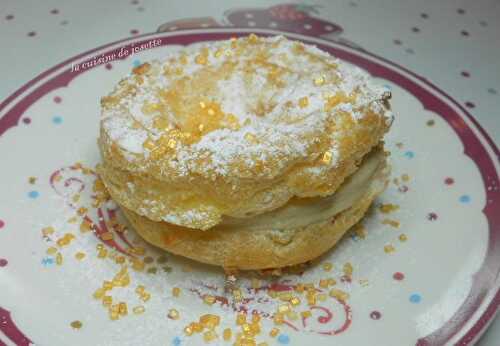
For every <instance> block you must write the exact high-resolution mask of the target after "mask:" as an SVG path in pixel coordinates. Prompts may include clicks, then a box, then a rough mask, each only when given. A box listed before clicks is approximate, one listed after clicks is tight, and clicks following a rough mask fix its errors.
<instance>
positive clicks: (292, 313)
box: [286, 310, 299, 321]
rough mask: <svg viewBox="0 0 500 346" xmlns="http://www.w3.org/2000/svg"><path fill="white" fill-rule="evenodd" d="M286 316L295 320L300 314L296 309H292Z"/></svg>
mask: <svg viewBox="0 0 500 346" xmlns="http://www.w3.org/2000/svg"><path fill="white" fill-rule="evenodd" d="M286 317H287V318H288V319H289V320H292V321H295V320H296V319H297V318H299V316H298V314H297V313H296V312H295V311H291V310H290V311H288V312H287V313H286Z"/></svg>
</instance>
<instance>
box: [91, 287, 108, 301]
mask: <svg viewBox="0 0 500 346" xmlns="http://www.w3.org/2000/svg"><path fill="white" fill-rule="evenodd" d="M104 294H106V291H105V290H104V289H103V288H98V289H97V290H96V291H95V292H94V294H93V296H94V298H95V299H101V298H102V297H103V296H104Z"/></svg>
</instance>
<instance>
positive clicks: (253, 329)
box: [250, 322, 260, 335]
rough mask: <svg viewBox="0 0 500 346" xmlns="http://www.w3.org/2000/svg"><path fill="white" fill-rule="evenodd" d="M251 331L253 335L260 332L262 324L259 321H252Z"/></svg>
mask: <svg viewBox="0 0 500 346" xmlns="http://www.w3.org/2000/svg"><path fill="white" fill-rule="evenodd" d="M250 331H251V332H252V333H253V335H258V334H260V324H259V323H258V322H252V323H251V324H250Z"/></svg>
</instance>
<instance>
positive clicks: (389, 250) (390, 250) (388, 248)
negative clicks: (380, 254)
mask: <svg viewBox="0 0 500 346" xmlns="http://www.w3.org/2000/svg"><path fill="white" fill-rule="evenodd" d="M394 251H396V248H395V247H394V246H393V245H391V244H388V245H385V246H384V252H385V253H393V252H394Z"/></svg>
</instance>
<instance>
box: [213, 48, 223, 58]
mask: <svg viewBox="0 0 500 346" xmlns="http://www.w3.org/2000/svg"><path fill="white" fill-rule="evenodd" d="M222 54H224V49H222V48H219V49H217V50H216V51H215V52H214V57H216V58H219V57H221V56H222Z"/></svg>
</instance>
